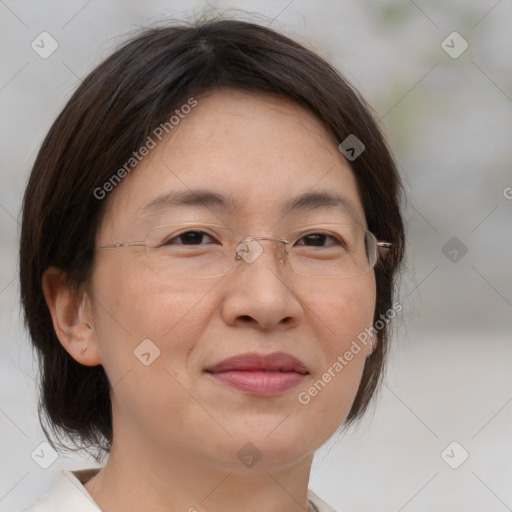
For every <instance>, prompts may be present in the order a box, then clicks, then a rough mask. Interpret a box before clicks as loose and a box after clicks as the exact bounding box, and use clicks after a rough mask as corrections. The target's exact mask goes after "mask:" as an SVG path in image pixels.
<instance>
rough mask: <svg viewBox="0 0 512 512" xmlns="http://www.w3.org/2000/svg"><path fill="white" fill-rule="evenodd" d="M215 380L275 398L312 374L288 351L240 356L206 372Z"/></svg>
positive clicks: (241, 389) (224, 361) (248, 391)
mask: <svg viewBox="0 0 512 512" xmlns="http://www.w3.org/2000/svg"><path fill="white" fill-rule="evenodd" d="M204 371H205V372H206V373H208V374H210V375H211V376H212V377H213V378H214V379H215V380H217V381H219V382H221V383H223V384H226V385H228V386H231V387H233V388H236V389H238V390H239V391H242V392H245V393H248V394H251V395H254V396H276V395H280V394H282V393H284V392H285V391H288V390H289V389H291V388H294V387H295V386H297V385H299V384H300V383H301V382H302V381H303V380H304V379H305V378H306V376H307V375H309V371H308V369H307V367H306V365H305V364H304V363H303V362H302V361H301V360H300V359H297V358H296V357H294V356H292V355H290V354H286V353H285V352H273V353H272V354H258V353H256V352H249V353H246V354H239V355H236V356H233V357H229V358H228V359H224V360H223V361H220V362H219V363H217V364H215V365H213V366H211V367H208V368H206V369H205V370H204Z"/></svg>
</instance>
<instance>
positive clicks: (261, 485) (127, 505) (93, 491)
mask: <svg viewBox="0 0 512 512" xmlns="http://www.w3.org/2000/svg"><path fill="white" fill-rule="evenodd" d="M312 460H313V455H312V454H311V455H308V456H307V457H305V458H303V459H301V460H299V461H297V462H296V463H294V464H288V465H286V466H281V467H275V466H274V467H268V466H265V465H264V464H260V463H259V462H258V463H257V464H255V465H254V466H253V467H252V468H246V467H244V466H243V465H242V464H240V465H236V466H233V467H229V466H226V467H222V466H221V465H220V464H217V465H215V464H213V463H207V462H205V459H204V458H201V457H199V456H197V455H195V454H185V453H180V451H179V448H175V449H173V450H172V451H167V452H165V453H162V451H161V450H152V449H151V447H150V446H147V445H146V446H142V445H141V444H139V443H132V444H130V443H123V442H122V439H119V438H118V442H117V444H116V443H115V442H114V443H113V444H112V451H111V454H110V456H109V459H108V461H107V463H106V465H105V466H104V467H103V468H102V469H101V470H100V472H99V473H98V474H97V475H96V476H95V477H94V478H93V479H91V480H90V481H89V482H87V483H86V484H85V488H86V490H87V491H88V492H89V494H90V495H91V496H92V498H93V499H94V501H95V502H96V503H97V504H98V506H99V507H100V508H101V510H102V511H103V512H116V511H118V510H123V512H131V511H134V512H135V511H137V512H138V511H140V510H141V509H143V510H151V511H152V512H164V511H165V512H184V511H187V512H201V511H203V510H208V511H209V512H235V511H236V512H239V511H240V510H244V512H253V511H254V512H256V511H257V512H278V511H279V512H308V511H309V509H308V505H307V489H308V481H309V473H310V469H311V463H312ZM261 462H263V458H262V461H261ZM258 466H260V467H259V468H258Z"/></svg>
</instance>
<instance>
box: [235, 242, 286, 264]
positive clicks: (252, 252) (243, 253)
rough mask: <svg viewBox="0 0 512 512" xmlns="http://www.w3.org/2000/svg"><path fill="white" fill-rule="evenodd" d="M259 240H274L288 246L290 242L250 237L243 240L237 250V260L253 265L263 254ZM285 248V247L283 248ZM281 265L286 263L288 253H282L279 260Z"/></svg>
mask: <svg viewBox="0 0 512 512" xmlns="http://www.w3.org/2000/svg"><path fill="white" fill-rule="evenodd" d="M258 240H272V241H274V242H281V243H283V244H287V243H288V240H284V239H282V238H272V237H266V236H257V237H254V236H248V237H247V238H246V239H245V240H242V241H241V242H240V243H239V244H238V246H237V248H236V260H237V261H239V260H242V259H243V260H244V261H245V262H246V263H253V262H254V261H256V259H257V258H258V257H259V256H260V255H261V254H262V253H263V247H262V246H261V245H260V244H259V243H258ZM283 247H284V246H283ZM279 261H280V262H281V263H284V262H285V261H286V252H284V254H283V253H281V256H280V258H279Z"/></svg>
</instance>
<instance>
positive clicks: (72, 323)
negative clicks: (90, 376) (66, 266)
mask: <svg viewBox="0 0 512 512" xmlns="http://www.w3.org/2000/svg"><path fill="white" fill-rule="evenodd" d="M42 287H43V294H44V298H45V300H46V304H47V305H48V309H49V310H50V314H51V316H52V320H53V328H54V329H55V333H56V335H57V338H58V339H59V341H60V343H61V345H62V346H63V347H64V349H65V350H66V351H67V352H68V354H69V355H70V356H71V357H72V358H73V359H74V360H75V361H77V362H79V363H81V364H83V365H85V366H96V365H98V364H101V358H100V355H99V351H98V346H97V340H96V336H95V332H94V322H93V314H92V307H91V300H90V298H89V296H88V295H87V294H86V293H85V292H84V293H83V294H82V295H81V296H80V297H77V296H76V294H74V293H72V291H71V287H70V285H69V282H68V280H67V276H66V273H65V272H64V271H63V270H61V269H59V268H57V267H48V268H47V269H46V270H45V271H44V273H43V278H42Z"/></svg>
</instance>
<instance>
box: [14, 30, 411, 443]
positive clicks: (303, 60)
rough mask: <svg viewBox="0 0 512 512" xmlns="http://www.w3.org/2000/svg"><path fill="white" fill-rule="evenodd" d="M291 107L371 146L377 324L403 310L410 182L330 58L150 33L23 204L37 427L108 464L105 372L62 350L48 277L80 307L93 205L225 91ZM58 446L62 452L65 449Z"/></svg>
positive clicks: (109, 79)
mask: <svg viewBox="0 0 512 512" xmlns="http://www.w3.org/2000/svg"><path fill="white" fill-rule="evenodd" d="M223 86H227V87H232V88H237V89H242V90H246V91H258V92H267V93H272V94H277V95H281V96H283V97H285V98H289V99H291V100H293V101H294V102H296V103H298V104H299V105H302V106H303V107H305V108H307V109H309V110H310V111H311V112H312V113H313V114H314V115H315V116H316V117H317V118H318V119H319V120H320V121H321V122H322V123H323V125H324V126H325V127H326V129H327V130H328V132H329V133H330V134H331V135H332V137H333V140H335V141H338V142H341V141H343V140H344V139H345V138H346V137H347V136H348V135H350V134H354V135H356V136H357V138H358V139H360V140H361V141H362V142H363V144H364V145H365V150H364V152H363V153H362V154H361V155H360V156H359V157H358V158H357V159H355V160H354V161H352V162H351V167H352V170H353V172H354V175H355V178H356V181H357V184H358V187H359V192H360V195H361V199H362V203H363V206H364V210H365V215H366V220H367V224H368V229H369V230H370V231H372V232H373V233H374V234H375V236H376V237H377V238H378V239H381V240H386V241H389V242H391V243H392V244H393V246H392V248H391V250H390V251H389V253H388V255H387V257H386V259H385V260H383V261H380V262H379V263H378V264H377V266H376V267H375V276H376V284H377V300H376V305H375V315H374V321H377V319H379V318H381V315H385V314H386V313H387V312H388V311H389V310H390V309H391V308H392V304H393V295H394V291H395V290H394V288H395V282H396V276H397V271H398V269H399V266H400V263H401V261H402V258H403V251H404V227H403V223H402V217H401V213H400V203H401V197H402V187H401V182H400V177H399V175H398V172H397V169H396V167H395V164H394V161H393V158H392V156H391V154H390V151H389V149H388V147H387V144H386V142H385V140H384V137H383V135H382V134H381V132H380V130H379V128H378V126H377V123H376V121H375V119H374V117H373V115H372V114H371V111H370V108H369V107H368V105H367V104H366V102H365V101H364V99H363V98H362V97H361V96H360V95H359V94H358V92H357V91H355V90H354V89H353V88H352V87H351V86H350V85H349V84H348V82H347V81H346V80H345V79H344V78H343V77H342V76H341V75H340V74H339V73H338V72H337V71H336V70H335V69H334V68H333V67H332V66H331V65H329V64H328V63H327V62H326V61H324V60H323V59H322V58H321V57H319V56H318V55H316V54H315V53H313V52H312V51H310V50H308V49H306V48H305V47H303V46H302V45H300V44H298V43H296V42H294V41H292V40H291V39H289V38H287V37H285V36H283V35H281V34H279V33H277V32H275V31H273V30H270V29H268V28H265V27H262V26H259V25H256V24H252V23H247V22H242V21H234V20H216V21H208V22H202V23H198V24H196V25H190V26H189V25H187V26H185V25H179V26H165V27H162V28H152V29H149V30H145V31H144V32H142V33H141V34H139V35H138V36H137V37H135V38H134V39H132V40H131V41H129V42H128V43H126V44H124V45H123V46H122V47H121V48H120V49H118V50H117V51H116V52H115V53H113V54H112V55H111V56H110V57H109V58H107V59H106V60H105V61H104V62H103V63H102V64H100V65H99V66H98V67H97V68H96V69H94V70H93V71H92V72H91V73H90V74H89V75H88V76H87V77H86V78H85V79H84V81H83V82H82V83H81V85H80V86H79V87H78V89H77V90H76V92H75V93H74V94H73V96H72V97H71V99H70V100H69V101H68V103H67V104H66V106H65V107H64V109H63V110H62V112H61V113H60V115H59V116H58V118H57V119H56V121H55V122H54V124H53V126H52V127H51V129H50V131H49V133H48V134H47V136H46V138H45V140H44V142H43V145H42V147H41V149H40V151H39V154H38V156H37V158H36V161H35V163H34V166H33V169H32V172H31V175H30V178H29V181H28V184H27V188H26V191H25V197H24V201H23V219H22V228H21V243H20V282H21V299H22V303H23V307H24V311H25V321H26V324H27V326H28V329H29V331H30V336H31V339H32V342H33V344H34V346H35V348H36V349H37V352H38V356H39V362H40V372H41V395H40V402H39V417H40V421H41V425H42V426H43V430H44V431H45V433H46V435H47V437H48V439H49V441H50V442H52V441H51V440H50V436H49V435H48V431H47V430H46V429H45V426H44V424H43V419H44V420H46V421H47V422H48V426H49V428H50V430H51V431H52V432H53V434H54V435H55V438H56V439H57V440H59V439H62V437H63V436H66V437H67V438H68V439H69V440H71V441H72V442H73V443H74V444H75V445H76V446H80V447H82V448H85V449H86V450H89V449H90V448H95V449H96V450H97V451H98V452H101V450H105V451H107V452H108V451H109V450H110V446H111V442H112V413H111V402H110V394H109V382H108V379H107V376H106V374H105V371H104V369H103V367H102V366H101V365H99V366H94V367H87V366H83V365H81V364H79V363H78V362H76V361H75V360H74V359H73V358H72V357H71V356H70V355H69V354H68V353H67V352H66V350H64V348H63V347H62V345H61V344H60V342H59V340H58V339H57V336H56V334H55V331H54V328H53V324H52V319H51V315H50V312H49V310H48V307H47V305H46V303H45V299H44V296H43V292H42V285H41V279H42V275H43V272H44V271H45V269H47V268H48V267H49V266H51V265H55V266H57V267H59V268H60V269H62V270H64V271H65V272H66V274H67V277H68V279H69V282H70V284H71V285H72V286H73V287H74V289H75V291H76V292H77V293H80V291H81V290H84V289H86V285H87V282H88V278H89V277H90V275H91V271H92V269H93V265H94V241H95V235H96V231H97V229H98V226H99V222H100V219H101V215H102V211H103V209H104V205H105V203H106V201H99V200H98V199H97V198H96V197H95V195H94V193H93V191H94V190H95V189H97V187H101V186H102V185H103V184H104V183H105V182H107V181H108V180H109V178H111V176H112V173H113V171H115V170H116V169H119V168H120V167H122V166H123V164H124V163H125V162H126V161H127V160H128V159H129V158H130V157H131V156H132V153H133V152H134V151H136V150H137V149H138V148H140V147H141V146H142V145H143V143H144V141H145V140H146V139H147V137H148V136H149V135H150V134H151V132H152V130H154V129H155V128H156V127H157V126H159V125H160V124H161V123H163V122H165V121H166V120H168V118H169V115H170V114H171V113H173V112H174V111H175V109H177V108H179V107H180V106H181V105H183V104H184V103H186V102H187V100H188V99H189V98H190V97H192V96H197V95H199V94H200V93H201V92H204V91H207V90H211V89H213V88H216V87H223ZM388 337H389V325H388V323H387V322H386V325H385V327H384V328H383V329H380V330H379V332H378V343H377V346H376V349H375V351H374V352H373V353H372V355H371V356H370V357H369V358H367V360H366V364H365V367H364V371H363V375H362V380H361V383H360V387H359V389H358V392H357V395H356V397H355V400H354V402H353V405H352V408H351V410H350V412H349V414H348V416H347V418H346V424H347V425H348V424H350V423H351V422H352V421H353V420H355V419H356V418H358V417H360V416H361V415H362V413H363V412H364V411H365V410H366V409H367V407H368V404H369V402H370V400H371V398H372V396H373V395H374V393H375V390H376V388H377V386H378V384H379V383H380V380H381V378H382V372H383V368H384V362H385V356H386V353H387V346H388ZM61 446H64V447H65V446H66V445H65V444H61Z"/></svg>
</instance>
